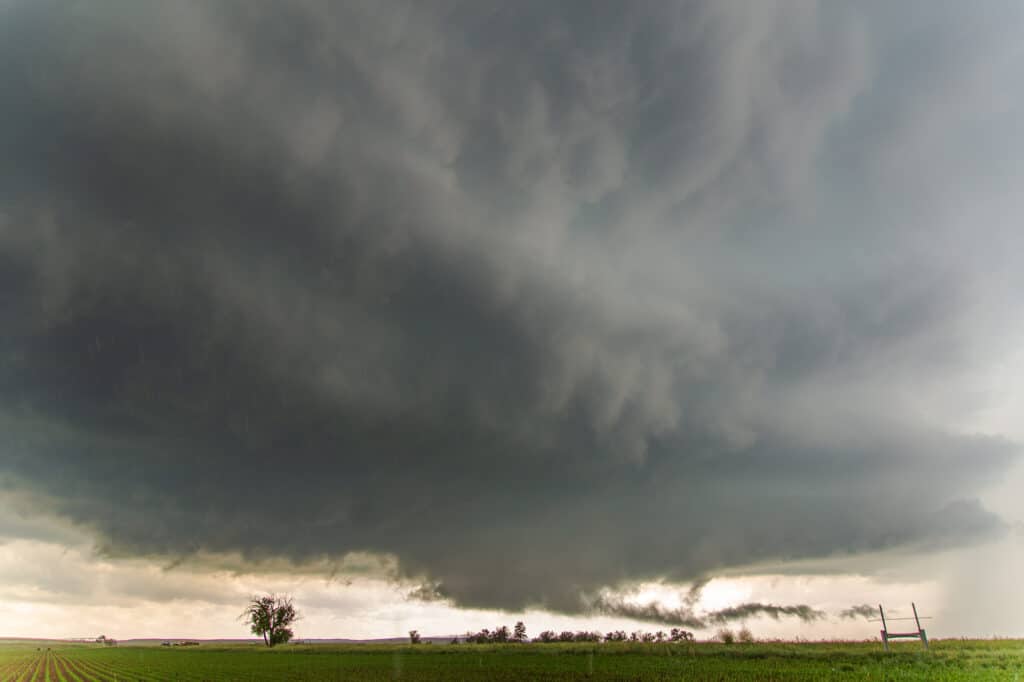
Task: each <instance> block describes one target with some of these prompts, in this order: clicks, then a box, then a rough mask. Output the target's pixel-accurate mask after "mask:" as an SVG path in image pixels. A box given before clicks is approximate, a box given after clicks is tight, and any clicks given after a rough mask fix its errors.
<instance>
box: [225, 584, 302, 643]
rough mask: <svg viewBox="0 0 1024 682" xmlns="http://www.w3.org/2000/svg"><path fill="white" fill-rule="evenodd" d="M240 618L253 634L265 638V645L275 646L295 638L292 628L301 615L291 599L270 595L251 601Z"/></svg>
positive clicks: (284, 596) (254, 598) (256, 597)
mask: <svg viewBox="0 0 1024 682" xmlns="http://www.w3.org/2000/svg"><path fill="white" fill-rule="evenodd" d="M239 618H240V619H245V622H246V623H248V624H249V627H250V629H251V630H252V634H254V635H260V636H261V637H263V643H264V644H266V645H267V646H274V645H275V644H284V643H285V642H288V641H289V640H290V639H291V638H292V637H293V636H294V634H295V633H293V632H292V629H291V627H290V626H291V624H292V623H293V622H295V621H296V620H297V619H298V618H299V614H298V612H297V611H296V610H295V606H293V605H292V598H291V597H289V596H287V595H281V596H278V595H276V594H268V595H266V596H263V597H259V596H254V597H253V598H252V599H250V600H249V605H248V606H246V607H245V611H243V612H242V615H241V616H239Z"/></svg>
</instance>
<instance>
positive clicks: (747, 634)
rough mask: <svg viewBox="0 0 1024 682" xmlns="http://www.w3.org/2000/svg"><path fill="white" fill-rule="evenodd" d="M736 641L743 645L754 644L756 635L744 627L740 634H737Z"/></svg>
mask: <svg viewBox="0 0 1024 682" xmlns="http://www.w3.org/2000/svg"><path fill="white" fill-rule="evenodd" d="M736 639H738V640H739V641H740V643H741V644H753V643H754V633H752V632H751V631H750V629H749V628H747V627H745V626H744V627H743V628H741V629H740V631H739V632H737V633H736Z"/></svg>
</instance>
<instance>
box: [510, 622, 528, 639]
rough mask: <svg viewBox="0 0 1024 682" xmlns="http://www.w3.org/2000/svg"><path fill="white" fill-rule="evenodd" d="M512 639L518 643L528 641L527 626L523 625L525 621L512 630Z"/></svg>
mask: <svg viewBox="0 0 1024 682" xmlns="http://www.w3.org/2000/svg"><path fill="white" fill-rule="evenodd" d="M512 639H513V640H515V641H516V642H525V641H526V626H525V625H523V621H519V622H518V623H516V625H515V627H514V628H512Z"/></svg>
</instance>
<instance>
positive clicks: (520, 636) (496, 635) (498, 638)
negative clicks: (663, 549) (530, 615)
mask: <svg viewBox="0 0 1024 682" xmlns="http://www.w3.org/2000/svg"><path fill="white" fill-rule="evenodd" d="M692 641H694V636H693V633H692V632H690V631H689V630H683V629H681V628H672V629H671V630H670V631H668V632H665V631H664V630H658V631H657V632H645V631H642V630H636V631H634V632H626V631H625V630H613V631H611V632H606V633H604V634H602V633H600V632H598V631H596V630H594V631H590V630H577V631H576V632H573V631H571V630H563V631H562V632H555V631H554V630H544V631H543V632H541V633H540V634H539V635H537V636H536V637H534V638H533V639H530V638H529V637H527V635H526V625H524V624H523V621H519V622H517V623H516V624H515V626H514V627H513V628H512V629H511V630H510V629H509V627H508V626H507V625H501V626H499V627H496V628H494V629H493V630H489V629H487V628H484V629H482V630H480V631H479V632H467V633H466V634H465V635H464V636H463V637H462V640H461V642H464V643H466V644H522V643H525V642H536V643H539V644H551V643H554V642H647V643H653V642H692ZM409 642H410V643H411V644H419V643H420V636H419V633H418V632H417V631H416V630H411V631H410V632H409ZM451 643H452V644H459V643H460V640H459V638H458V637H455V638H453V639H452V641H451Z"/></svg>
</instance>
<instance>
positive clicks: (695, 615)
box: [592, 597, 825, 629]
mask: <svg viewBox="0 0 1024 682" xmlns="http://www.w3.org/2000/svg"><path fill="white" fill-rule="evenodd" d="M592 608H593V609H594V611H595V612H597V613H601V614H603V615H609V616H618V617H623V618H631V619H633V620H640V621H647V622H651V623H663V624H665V625H682V626H683V627H688V628H695V629H705V628H709V627H714V626H717V625H726V624H728V623H732V622H735V621H744V620H748V619H750V618H756V617H758V616H768V617H770V618H774V619H775V620H778V619H779V618H783V617H787V618H798V619H799V620H802V621H804V622H811V621H815V620H819V619H821V618H824V617H825V612H824V611H819V610H817V609H814V608H813V607H811V606H808V605H807V604H794V605H788V606H780V605H778V604H761V603H758V602H746V603H743V604H739V605H737V606H730V607H728V608H725V609H718V610H716V611H703V612H701V611H696V610H694V609H693V608H692V606H690V605H685V606H683V607H681V608H678V609H674V608H668V607H665V606H662V605H660V604H658V603H650V604H636V603H633V602H628V601H624V600H622V599H618V598H608V597H604V598H601V599H597V600H595V601H594V603H593V605H592Z"/></svg>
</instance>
